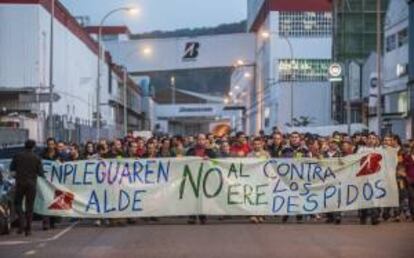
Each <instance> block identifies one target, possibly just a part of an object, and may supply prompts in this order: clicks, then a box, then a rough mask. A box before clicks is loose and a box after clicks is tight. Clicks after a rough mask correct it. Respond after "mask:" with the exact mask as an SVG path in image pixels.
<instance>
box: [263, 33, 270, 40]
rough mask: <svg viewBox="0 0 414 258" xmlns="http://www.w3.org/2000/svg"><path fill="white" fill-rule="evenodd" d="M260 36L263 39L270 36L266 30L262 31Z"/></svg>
mask: <svg viewBox="0 0 414 258" xmlns="http://www.w3.org/2000/svg"><path fill="white" fill-rule="evenodd" d="M261 36H262V38H264V39H268V38H270V32H268V31H262V33H261Z"/></svg>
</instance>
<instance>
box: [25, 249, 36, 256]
mask: <svg viewBox="0 0 414 258" xmlns="http://www.w3.org/2000/svg"><path fill="white" fill-rule="evenodd" d="M35 253H36V250H30V251H27V252H25V253H24V255H27V256H29V255H34V254H35Z"/></svg>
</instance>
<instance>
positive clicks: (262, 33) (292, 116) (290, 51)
mask: <svg viewBox="0 0 414 258" xmlns="http://www.w3.org/2000/svg"><path fill="white" fill-rule="evenodd" d="M271 34H273V32H269V31H262V32H261V34H260V35H261V37H262V38H263V39H264V40H267V39H269V38H270V36H271ZM278 35H279V37H280V38H281V39H284V40H285V41H286V43H287V44H288V46H289V54H290V62H292V61H293V57H294V55H293V46H292V42H291V41H290V40H289V38H288V37H287V36H286V35H285V34H278ZM293 80H294V69H292V78H291V80H290V123H291V124H292V125H293V118H294V113H293V111H294V109H293V108H294V105H293V101H294V98H293V97H294V96H293V85H294V83H293Z"/></svg>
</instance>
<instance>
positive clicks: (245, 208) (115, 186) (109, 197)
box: [35, 149, 398, 218]
mask: <svg viewBox="0 0 414 258" xmlns="http://www.w3.org/2000/svg"><path fill="white" fill-rule="evenodd" d="M396 162H397V159H396V152H395V151H394V150H383V149H380V150H376V151H371V152H365V153H361V154H355V155H351V156H347V157H344V158H331V159H321V160H320V159H305V158H302V159H266V160H264V159H253V158H231V159H214V160H213V159H210V160H203V159H200V158H195V157H188V158H171V159H165V158H164V159H138V160H134V159H116V160H86V161H78V162H67V163H57V162H52V161H44V162H43V168H44V171H45V178H39V179H38V186H37V196H36V202H35V211H36V212H37V213H40V214H44V215H53V216H63V217H80V218H122V217H124V218H126V217H148V216H151V217H158V216H183V215H196V214H205V215H296V214H312V213H324V212H332V211H347V210H357V209H366V208H373V207H394V206H398V189H397V184H396V178H395V173H396V164H397V163H396Z"/></svg>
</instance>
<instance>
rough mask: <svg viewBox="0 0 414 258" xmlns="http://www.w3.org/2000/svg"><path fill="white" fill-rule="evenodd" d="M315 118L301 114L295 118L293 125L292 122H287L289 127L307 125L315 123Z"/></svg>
mask: <svg viewBox="0 0 414 258" xmlns="http://www.w3.org/2000/svg"><path fill="white" fill-rule="evenodd" d="M314 120H315V118H313V117H308V116H300V117H299V118H296V117H295V118H293V125H292V124H291V123H286V126H288V127H306V126H308V125H310V124H312V123H313V121H314Z"/></svg>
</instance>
